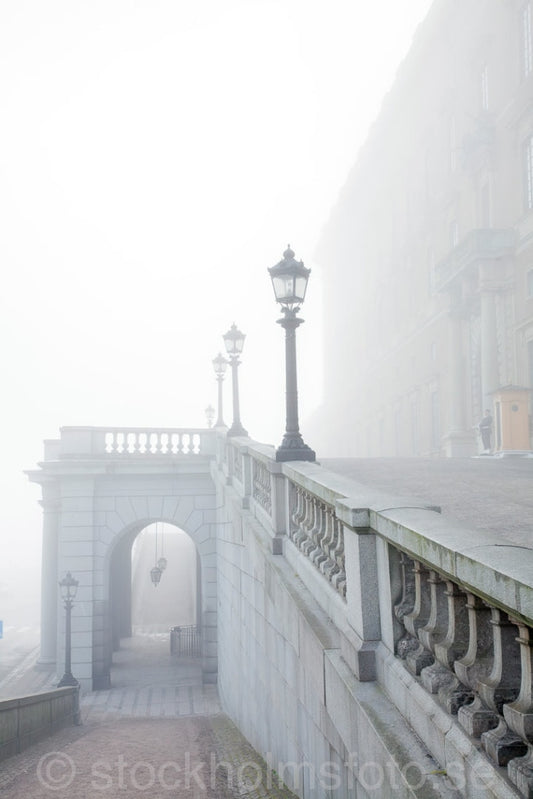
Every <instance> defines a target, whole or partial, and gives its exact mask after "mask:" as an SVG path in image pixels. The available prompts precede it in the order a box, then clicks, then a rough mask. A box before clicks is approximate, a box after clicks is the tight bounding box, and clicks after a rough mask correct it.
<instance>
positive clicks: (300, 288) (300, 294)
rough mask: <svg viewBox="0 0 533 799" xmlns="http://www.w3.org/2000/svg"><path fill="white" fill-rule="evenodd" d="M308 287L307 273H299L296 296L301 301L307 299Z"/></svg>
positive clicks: (296, 282) (295, 288)
mask: <svg viewBox="0 0 533 799" xmlns="http://www.w3.org/2000/svg"><path fill="white" fill-rule="evenodd" d="M306 289H307V275H298V276H297V278H296V280H295V286H294V296H295V297H297V298H298V300H300V301H301V302H303V301H304V299H305V291H306Z"/></svg>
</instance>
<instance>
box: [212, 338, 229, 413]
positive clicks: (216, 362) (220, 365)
mask: <svg viewBox="0 0 533 799" xmlns="http://www.w3.org/2000/svg"><path fill="white" fill-rule="evenodd" d="M227 368H228V362H227V360H226V359H225V358H224V356H223V355H222V354H221V353H220V352H219V353H218V355H217V357H216V358H213V369H214V370H215V374H216V376H217V382H218V419H217V422H216V425H215V426H216V427H226V425H225V424H224V418H223V415H222V383H223V381H224V375H225V374H226V369H227Z"/></svg>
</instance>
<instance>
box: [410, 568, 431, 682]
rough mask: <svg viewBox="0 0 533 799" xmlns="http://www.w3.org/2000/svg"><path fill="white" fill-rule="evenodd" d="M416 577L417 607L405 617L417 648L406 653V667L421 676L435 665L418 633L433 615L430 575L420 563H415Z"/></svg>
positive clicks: (411, 648) (411, 647)
mask: <svg viewBox="0 0 533 799" xmlns="http://www.w3.org/2000/svg"><path fill="white" fill-rule="evenodd" d="M413 571H414V576H415V605H414V608H413V610H412V611H411V613H407V614H406V615H405V616H404V620H403V621H404V624H405V628H406V630H407V632H408V633H409V634H410V635H411V636H412V638H414V639H415V641H417V646H416V648H415V647H414V646H412V645H411V646H410V647H409V651H408V652H407V653H406V658H405V660H406V665H407V668H408V669H409V671H410V672H412V674H416V675H418V674H420V672H421V671H422V669H423V668H425V667H426V666H430V665H431V664H432V663H433V660H434V658H433V655H432V653H431V652H430V651H429V650H428V649H426V647H425V646H424V645H423V644H422V642H421V641H420V640H419V637H418V632H419V629H420V628H421V627H424V625H426V624H427V623H428V621H429V618H430V613H431V590H430V589H431V585H430V583H429V577H430V573H429V571H428V570H427V569H426V567H425V566H423V565H422V564H421V563H420V562H419V561H416V560H415V561H414V568H413Z"/></svg>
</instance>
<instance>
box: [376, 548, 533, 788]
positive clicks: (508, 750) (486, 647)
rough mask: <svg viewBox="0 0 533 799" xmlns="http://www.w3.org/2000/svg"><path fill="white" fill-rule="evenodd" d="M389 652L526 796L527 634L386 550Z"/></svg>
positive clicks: (530, 698) (530, 691) (531, 708)
mask: <svg viewBox="0 0 533 799" xmlns="http://www.w3.org/2000/svg"><path fill="white" fill-rule="evenodd" d="M391 562H392V563H393V564H395V567H396V569H397V571H398V572H399V574H400V584H401V593H400V596H399V597H398V601H397V602H396V603H395V605H394V616H395V618H396V620H397V623H398V631H397V640H396V655H397V656H398V657H399V658H400V659H402V660H403V661H404V663H405V666H406V668H407V669H408V670H409V671H410V672H411V673H412V674H413V675H415V676H416V677H417V678H419V680H420V682H421V684H422V685H423V686H424V687H425V688H426V690H427V691H429V692H430V693H431V694H434V695H435V698H436V699H437V701H438V703H439V704H440V705H441V706H442V707H443V708H444V709H445V710H446V711H447V712H448V713H450V714H451V715H456V716H457V720H458V722H459V724H460V725H461V726H462V727H463V728H464V730H465V731H466V732H467V733H468V734H469V735H470V736H472V737H473V738H474V739H477V740H479V742H480V745H481V747H482V748H483V750H484V751H485V753H486V754H487V756H488V757H489V758H490V760H491V761H492V762H493V763H494V765H495V766H498V767H507V771H508V776H509V778H510V779H511V781H512V782H513V783H514V785H516V787H517V788H518V789H519V791H520V793H521V795H523V796H528V797H529V796H531V795H532V794H533V750H532V744H533V660H532V658H533V632H532V628H531V626H530V625H529V624H526V623H525V622H524V620H523V619H521V618H519V614H514V613H513V612H512V610H508V611H506V610H504V609H503V608H501V607H498V606H497V605H496V604H495V603H492V602H491V601H490V599H488V598H487V597H481V596H478V595H477V594H475V593H473V592H472V591H471V590H468V588H467V587H465V586H462V585H460V584H458V583H457V582H455V581H454V580H450V579H449V578H448V577H447V576H446V575H445V574H442V573H439V571H436V570H434V569H431V568H428V566H427V565H424V563H423V562H421V561H419V560H416V559H413V558H411V557H409V556H408V555H407V554H406V553H404V552H401V551H399V550H396V549H394V548H393V547H391Z"/></svg>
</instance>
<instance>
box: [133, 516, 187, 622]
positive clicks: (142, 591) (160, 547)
mask: <svg viewBox="0 0 533 799" xmlns="http://www.w3.org/2000/svg"><path fill="white" fill-rule="evenodd" d="M157 564H159V565H160V566H161V567H162V570H161V577H160V581H159V583H157V584H154V583H153V582H152V579H151V574H150V572H151V569H152V567H154V566H157ZM197 571H198V567H197V554H196V547H195V545H194V542H193V541H192V539H191V538H190V536H189V535H187V533H185V532H184V531H183V530H180V529H178V528H177V527H175V526H173V525H169V524H159V523H158V522H156V523H155V524H150V525H149V526H148V527H145V528H144V530H143V531H142V532H141V533H139V535H138V536H137V537H136V538H135V541H134V542H133V546H132V548H131V596H132V606H131V624H132V632H133V633H137V634H139V633H167V632H168V630H169V629H170V628H171V627H174V626H193V625H196V624H197V619H198V607H197V605H198V604H199V597H198V579H197Z"/></svg>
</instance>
